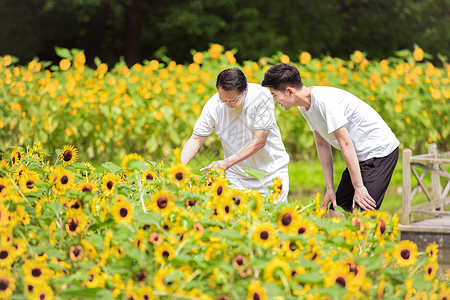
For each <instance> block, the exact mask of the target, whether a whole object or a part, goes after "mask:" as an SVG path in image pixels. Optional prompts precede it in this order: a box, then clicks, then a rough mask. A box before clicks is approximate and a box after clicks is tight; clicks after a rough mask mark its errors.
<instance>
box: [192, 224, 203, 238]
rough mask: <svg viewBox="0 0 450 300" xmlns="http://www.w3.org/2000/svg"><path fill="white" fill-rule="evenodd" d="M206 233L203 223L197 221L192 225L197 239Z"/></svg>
mask: <svg viewBox="0 0 450 300" xmlns="http://www.w3.org/2000/svg"><path fill="white" fill-rule="evenodd" d="M204 233H205V228H203V225H202V224H200V223H198V222H197V223H194V224H193V225H192V234H193V236H194V237H195V238H196V239H197V240H198V239H200V238H201V237H202V236H203V234H204Z"/></svg>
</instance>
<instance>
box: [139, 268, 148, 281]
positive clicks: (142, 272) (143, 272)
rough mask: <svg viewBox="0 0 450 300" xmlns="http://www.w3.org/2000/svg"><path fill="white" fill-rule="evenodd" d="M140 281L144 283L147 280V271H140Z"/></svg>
mask: <svg viewBox="0 0 450 300" xmlns="http://www.w3.org/2000/svg"><path fill="white" fill-rule="evenodd" d="M137 278H138V281H143V280H145V279H146V278H147V271H145V270H144V269H140V270H139V271H138V273H137Z"/></svg>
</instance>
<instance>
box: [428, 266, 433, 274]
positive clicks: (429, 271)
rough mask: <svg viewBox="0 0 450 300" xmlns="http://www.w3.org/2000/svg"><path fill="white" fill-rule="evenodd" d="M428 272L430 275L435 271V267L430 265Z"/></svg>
mask: <svg viewBox="0 0 450 300" xmlns="http://www.w3.org/2000/svg"><path fill="white" fill-rule="evenodd" d="M427 273H428V275H430V274H431V273H433V268H432V267H429V268H428V269H427Z"/></svg>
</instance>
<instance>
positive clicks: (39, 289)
mask: <svg viewBox="0 0 450 300" xmlns="http://www.w3.org/2000/svg"><path fill="white" fill-rule="evenodd" d="M31 299H32V300H34V299H36V300H38V299H39V300H52V299H54V293H53V290H52V288H51V287H50V286H49V285H48V284H44V285H36V286H35V287H34V291H33V294H32V296H31Z"/></svg>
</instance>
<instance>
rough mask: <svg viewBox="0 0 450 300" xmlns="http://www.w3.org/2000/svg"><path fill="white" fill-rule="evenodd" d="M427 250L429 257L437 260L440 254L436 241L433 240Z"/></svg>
mask: <svg viewBox="0 0 450 300" xmlns="http://www.w3.org/2000/svg"><path fill="white" fill-rule="evenodd" d="M425 251H426V252H427V255H428V258H429V259H430V261H436V260H437V258H438V256H437V253H438V251H439V246H438V245H437V244H436V242H433V243H432V244H429V245H428V246H427V248H426V249H425Z"/></svg>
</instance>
